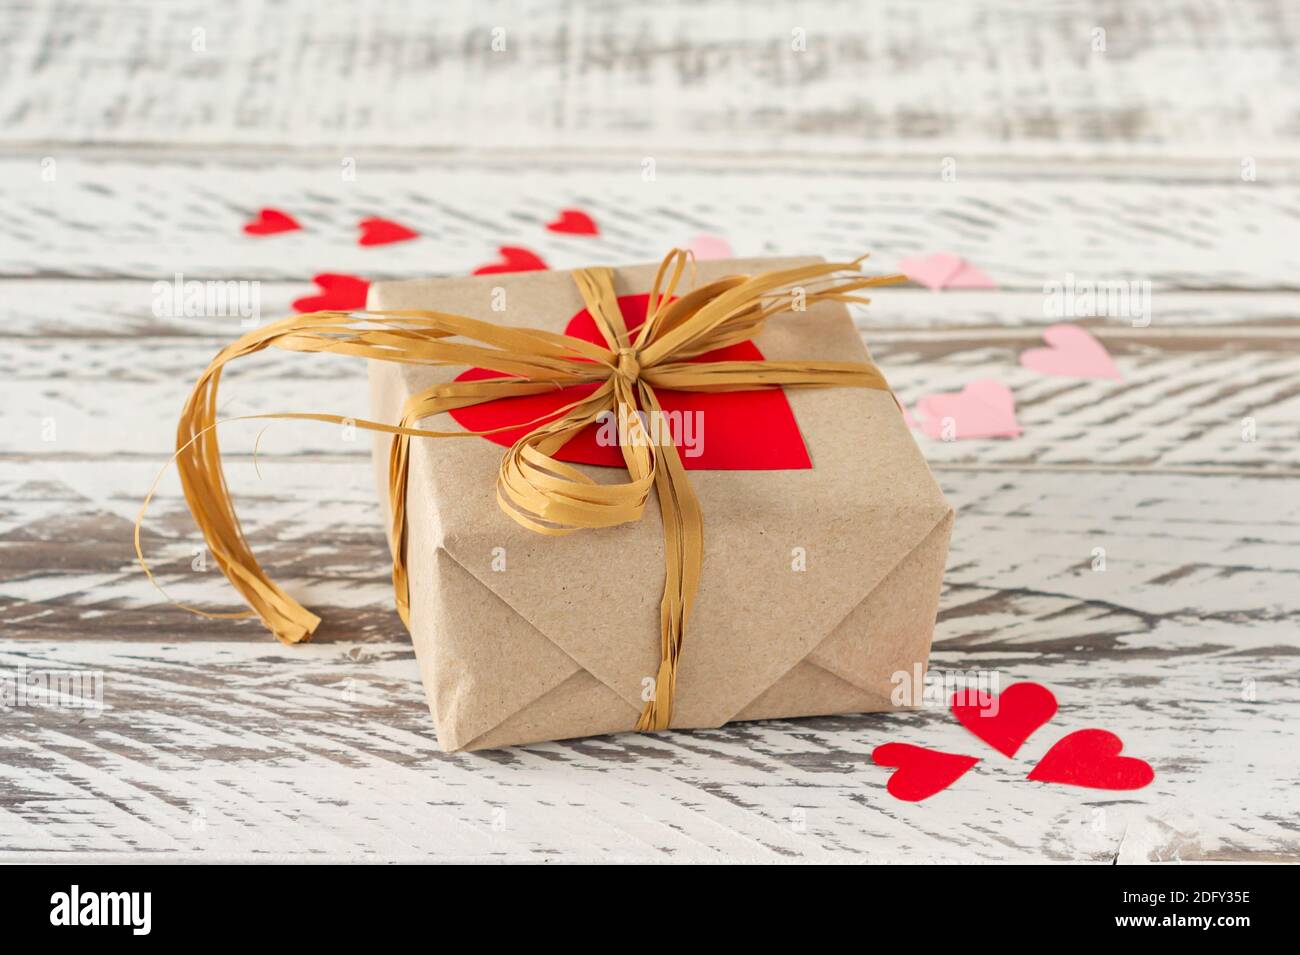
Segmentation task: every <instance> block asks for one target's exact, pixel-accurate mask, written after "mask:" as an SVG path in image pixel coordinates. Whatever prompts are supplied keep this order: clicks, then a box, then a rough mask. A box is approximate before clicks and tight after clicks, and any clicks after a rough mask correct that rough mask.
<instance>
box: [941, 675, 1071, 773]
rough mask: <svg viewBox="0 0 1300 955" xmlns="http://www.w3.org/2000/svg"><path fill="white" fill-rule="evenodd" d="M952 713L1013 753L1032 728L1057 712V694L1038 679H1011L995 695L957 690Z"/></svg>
mask: <svg viewBox="0 0 1300 955" xmlns="http://www.w3.org/2000/svg"><path fill="white" fill-rule="evenodd" d="M963 697H965V699H966V700H969V699H971V698H972V697H973V698H974V700H975V702H973V703H970V702H964V701H963ZM994 703H996V704H997V705H996V707H994ZM952 715H953V716H955V717H957V720H958V722H960V723H961V725H962V726H964V727H966V728H967V729H968V730H970V731H971V732H972V733H974V734H975V735H976V736H978V737H979V738H980V739H982V740H984V742H986V743H988V744H989V745H990V746H992V747H993V748H994V749H996V750H997V751H998V752H999V753H1001V754H1002V755H1004V756H1014V755H1016V750H1018V749H1020V746H1021V744H1022V743H1024V741H1025V740H1027V739H1029V736H1030V734H1031V733H1033V732H1034V730H1036V729H1038V727H1040V726H1042V725H1043V724H1044V723H1046V722H1047V721H1048V720H1050V719H1051V718H1052V717H1053V716H1055V715H1056V697H1055V696H1053V695H1052V691H1051V690H1049V689H1048V688H1047V687H1045V686H1042V685H1040V684H1038V683H1013V684H1011V686H1009V687H1007V688H1006V689H1005V690H1003V691H1002V692H1001V693H1000V694H998V695H997V696H990V695H989V694H987V693H984V692H983V691H975V690H971V691H960V690H959V691H958V692H956V693H954V694H953V697H952Z"/></svg>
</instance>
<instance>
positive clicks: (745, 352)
mask: <svg viewBox="0 0 1300 955" xmlns="http://www.w3.org/2000/svg"><path fill="white" fill-rule="evenodd" d="M649 302H650V296H648V295H620V296H619V299H618V306H619V309H620V310H621V311H622V312H623V320H624V321H625V322H626V323H627V327H628V329H629V330H635V329H637V328H640V327H641V323H642V322H644V321H645V313H646V307H647V306H648V305H649ZM565 333H566V334H569V335H572V336H574V337H575V338H581V339H583V340H584V341H589V342H595V343H596V344H598V345H603V344H605V340H604V339H603V338H602V337H601V335H600V332H599V331H597V329H596V323H595V321H594V320H593V319H592V317H591V313H589V312H588V311H587V310H586V309H585V308H584V309H583V310H582V311H580V312H578V313H577V314H576V315H574V316H573V318H571V319H570V320H569V324H568V326H567V327H566V328H565ZM692 360H693V361H762V360H763V353H762V352H760V351H759V350H758V347H757V346H756V345H755V344H754V343H753V342H740V343H739V344H736V345H729V346H727V347H726V348H719V349H715V350H714V351H711V352H708V353H706V354H703V355H700V356H699V357H698V358H695V359H692ZM496 377H500V374H499V373H498V372H495V371H489V370H487V369H485V368H471V369H470V370H469V371H466V372H464V373H462V374H461V375H460V376H458V377H457V379H456V380H457V381H476V380H481V379H483V378H496ZM595 390H596V386H595V385H575V386H574V387H571V388H562V389H560V390H559V391H552V392H547V393H545V394H540V395H528V396H526V397H522V398H506V399H503V400H500V401H489V402H486V403H484V404H481V405H472V406H470V407H468V408H457V409H456V410H454V411H452V412H451V416H452V417H453V418H455V419H456V421H458V422H459V423H460V424H461V426H462V427H464V428H465V429H466V430H468V431H490V430H492V429H493V428H501V427H506V426H508V425H514V424H522V423H526V422H530V421H535V420H536V419H539V418H540V419H547V420H549V419H550V418H554V417H557V413H558V411H559V409H560V408H562V407H563V406H564V405H566V404H569V403H570V402H573V401H575V400H577V399H579V398H583V397H585V396H586V395H589V394H591V393H592V392H593V391H595ZM657 394H658V396H659V404H660V405H661V407H662V408H663V410H664V412H665V416H666V419H667V420H668V421H669V422H672V421H674V420H676V421H677V422H679V425H678V430H677V431H673V432H671V433H672V434H673V437H674V439H675V440H676V441H677V445H678V447H679V448H681V449H682V453H681V459H682V464H683V465H684V466H685V467H686V469H687V470H688V471H698V470H732V471H779V470H799V469H802V468H810V467H812V461H811V460H810V459H809V457H808V449H807V447H806V446H805V445H804V442H803V435H802V434H800V433H799V425H798V424H797V423H796V422H795V420H794V412H793V411H791V410H790V403H789V402H788V401H787V400H786V397H785V392H783V391H782V390H781V389H779V388H774V389H771V390H769V391H729V392H718V393H705V392H692V391H668V390H667V389H661V390H659V391H658V392H657ZM688 415H689V416H691V417H690V418H689V419H688V417H687V416H688ZM688 421H689V423H690V424H691V426H692V428H693V431H692V432H690V433H688V432H687V431H686V430H685V426H686V425H687V423H688ZM697 423H698V427H696V426H695V425H696V424H697ZM534 427H536V425H535V424H533V425H527V426H525V427H520V428H512V429H511V430H509V431H501V432H498V433H497V434H488V435H484V437H485V438H487V439H488V440H489V441H492V442H493V443H495V444H499V445H501V446H503V447H507V448H508V447H510V446H511V445H513V444H514V443H515V442H516V441H518V440H519V439H520V438H522V437H523V436H524V435H525V434H527V433H528V432H529V431H531V430H532V429H533V428H534ZM599 434H600V428H599V427H598V426H597V425H594V424H593V425H588V426H587V427H586V428H584V429H583V430H582V431H580V432H578V434H576V435H574V437H573V438H572V439H571V440H570V441H569V443H568V444H566V445H565V446H564V447H563V448H561V449H560V450H559V451H557V452H556V453H555V457H556V458H558V459H559V460H561V461H573V462H576V463H579V464H598V465H602V466H604V467H611V468H621V467H623V466H624V462H623V452H622V450H621V449H620V448H619V447H618V445H617V443H613V442H610V443H604V444H602V443H601V442H600V441H599V440H598V437H599Z"/></svg>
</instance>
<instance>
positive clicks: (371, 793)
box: [0, 641, 1300, 863]
mask: <svg viewBox="0 0 1300 955" xmlns="http://www.w3.org/2000/svg"><path fill="white" fill-rule="evenodd" d="M1227 662H1229V661H1227V660H1225V659H1224V658H1222V657H1202V658H1196V659H1191V660H1189V659H1186V658H1182V659H1177V660H1173V659H1159V658H1152V657H1145V658H1142V657H1135V658H1129V659H1125V660H1124V661H1123V663H1122V665H1120V664H1117V663H1106V662H1104V661H1099V660H1083V659H1080V660H1076V661H1065V662H1062V661H1059V660H1052V661H1050V662H1049V661H1047V660H1045V659H1042V658H1039V657H1035V656H1034V655H1026V656H1025V657H1023V658H1021V659H1018V660H1014V661H1007V660H1002V659H995V660H988V661H984V660H981V658H980V657H979V656H978V655H969V654H967V655H956V654H952V653H949V652H946V651H941V652H939V653H938V654H937V655H936V659H935V665H936V666H937V667H952V668H957V667H968V666H972V665H978V664H980V663H986V665H989V666H992V667H996V668H997V670H998V672H999V673H1000V674H1001V675H1002V678H1003V680H1004V683H1003V685H1006V684H1007V683H1009V682H1013V681H1015V680H1020V679H1034V680H1039V681H1043V682H1046V683H1047V684H1048V685H1050V686H1052V687H1053V688H1054V689H1055V691H1056V692H1057V694H1058V696H1059V698H1060V700H1061V703H1062V710H1061V712H1060V714H1058V716H1057V717H1056V718H1055V719H1054V720H1053V721H1052V723H1051V724H1049V726H1048V727H1045V728H1044V729H1043V730H1040V731H1039V732H1038V733H1037V734H1035V735H1034V737H1032V738H1031V740H1030V741H1029V743H1027V744H1026V746H1025V747H1024V749H1023V750H1022V751H1021V753H1020V754H1019V755H1018V758H1017V759H1015V760H1014V761H1012V760H1006V759H1003V758H1001V757H1000V756H998V755H997V754H995V753H992V752H991V751H987V750H986V749H985V748H983V747H982V744H979V743H978V741H976V740H975V739H974V738H973V737H971V736H970V735H969V734H968V733H966V731H965V730H963V729H961V728H960V727H959V726H957V725H956V723H955V721H953V720H952V719H951V717H950V716H948V715H947V713H946V712H944V711H943V710H941V709H937V708H935V709H924V710H921V711H917V712H915V713H911V714H895V715H875V716H862V717H837V718H821V719H810V720H795V721H771V722H765V723H757V724H743V725H738V726H733V727H728V728H724V729H721V730H713V731H703V732H693V733H674V734H666V735H658V736H653V737H647V736H644V735H635V734H623V735H617V736H612V737H604V738H599V739H590V740H581V741H571V742H560V743H546V744H538V745H533V746H528V747H520V748H516V749H513V750H509V751H502V752H498V753H474V754H457V755H450V756H449V755H445V754H441V753H439V752H437V751H436V747H435V744H434V742H433V739H432V734H431V733H430V732H429V730H428V720H427V714H426V713H425V711H424V708H423V704H422V701H421V698H420V691H419V687H418V679H417V674H416V667H415V662H414V660H413V659H412V658H411V655H410V653H409V650H407V649H406V648H405V647H403V646H401V645H395V644H377V645H376V644H370V645H365V646H364V647H357V646H348V645H346V644H333V645H323V644H314V645H307V646H303V647H298V648H293V649H286V648H282V647H278V646H267V645H260V644H256V643H248V642H228V643H221V642H217V643H201V644H188V645H177V644H152V645H148V646H143V647H142V646H139V645H131V644H123V643H118V642H104V641H52V642H49V641H47V642H22V643H20V644H17V645H8V646H6V647H5V648H4V649H3V650H0V672H4V673H6V674H8V673H12V672H14V671H15V669H16V668H17V667H26V668H27V672H29V673H30V672H31V671H32V670H34V669H39V668H51V669H74V670H80V671H94V672H99V673H101V674H102V679H103V683H102V686H103V700H104V704H105V709H104V711H103V713H102V714H100V715H97V716H87V715H85V714H78V713H76V712H74V711H69V710H61V709H48V708H40V707H35V706H27V707H24V708H22V709H21V711H19V710H18V708H15V709H14V710H12V711H11V712H10V713H8V714H7V715H6V720H7V724H8V725H9V726H10V729H9V731H8V732H7V733H6V735H5V738H4V740H3V741H2V742H0V763H3V764H4V765H5V766H6V767H7V771H6V785H5V787H4V789H3V796H2V797H0V858H4V859H5V860H6V861H10V860H13V859H20V858H31V857H33V856H36V857H41V858H50V859H55V858H58V857H60V856H65V855H66V856H80V855H82V854H86V853H91V854H96V855H99V856H101V857H103V858H106V859H107V858H114V857H116V858H119V859H120V858H132V859H141V858H186V859H208V860H213V859H232V860H260V861H270V860H274V859H294V858H297V859H315V860H326V859H340V860H343V859H364V858H382V859H386V860H414V859H435V860H440V861H450V860H453V859H466V860H480V861H487V860H494V859H495V860H507V859H511V860H531V861H543V860H546V859H556V860H563V861H584V860H601V861H614V860H648V861H670V860H671V861H726V860H740V861H757V862H781V861H848V860H854V861H860V860H861V859H863V858H864V857H865V858H866V859H869V860H871V861H903V860H907V861H913V862H916V861H936V862H937V861H941V860H942V861H944V862H947V863H951V862H952V861H954V860H959V861H960V860H965V861H990V860H1007V859H1013V860H1029V859H1035V858H1037V859H1042V858H1049V859H1058V860H1065V859H1076V860H1095V861H1110V860H1111V859H1112V858H1114V857H1115V856H1116V855H1117V854H1120V853H1125V854H1126V855H1127V856H1128V858H1129V859H1131V858H1133V857H1138V858H1140V859H1141V860H1142V861H1175V860H1183V861H1193V860H1197V859H1233V858H1241V857H1242V856H1244V855H1247V854H1251V855H1254V856H1255V857H1264V858H1277V859H1292V860H1294V859H1295V858H1296V857H1297V854H1298V853H1300V845H1298V841H1297V833H1296V828H1295V819H1294V813H1293V804H1294V797H1293V793H1292V792H1291V790H1292V788H1293V786H1294V782H1293V781H1294V779H1295V777H1296V775H1297V771H1300V763H1298V762H1297V756H1296V752H1295V748H1294V747H1293V746H1289V745H1288V744H1287V741H1288V740H1289V739H1290V735H1291V734H1290V729H1289V726H1288V722H1287V714H1288V713H1289V712H1293V707H1294V706H1295V705H1296V703H1297V700H1298V699H1300V697H1298V696H1297V690H1296V680H1297V678H1298V676H1300V675H1298V674H1297V673H1296V671H1295V668H1294V666H1293V665H1292V666H1283V667H1282V668H1279V666H1278V661H1277V660H1252V659H1248V658H1239V659H1233V660H1231V661H1230V666H1228V667H1227V668H1226V669H1225V666H1224V664H1225V663H1227ZM1240 678H1256V679H1257V681H1258V682H1257V687H1258V689H1257V696H1256V699H1255V701H1253V702H1243V701H1242V699H1241V695H1240V686H1239V679H1240ZM1117 686H1118V687H1120V689H1117ZM1124 688H1129V689H1124ZM1088 726H1101V727H1106V728H1109V729H1111V730H1113V731H1116V732H1118V733H1119V734H1120V735H1121V737H1122V738H1123V739H1124V741H1125V744H1126V750H1125V751H1126V752H1128V753H1132V754H1135V755H1140V756H1142V757H1145V758H1146V759H1148V760H1149V761H1150V762H1151V763H1152V765H1153V766H1154V767H1155V770H1156V774H1157V775H1156V781H1155V783H1154V784H1153V785H1152V786H1151V787H1149V788H1148V789H1146V790H1142V791H1138V792H1133V793H1104V792H1097V791H1087V790H1080V789H1073V788H1070V787H1063V786H1051V785H1044V784H1035V783H1029V782H1027V781H1025V780H1024V779H1023V776H1024V774H1025V773H1026V772H1027V771H1028V769H1029V768H1030V767H1031V766H1032V765H1033V764H1034V762H1035V761H1036V760H1037V759H1038V758H1039V757H1040V756H1041V755H1042V754H1043V752H1045V751H1046V749H1047V748H1048V747H1049V746H1050V744H1051V743H1052V742H1054V741H1055V740H1056V739H1058V738H1060V737H1061V736H1063V735H1064V734H1065V733H1066V732H1068V731H1071V730H1074V729H1080V728H1084V727H1088ZM1211 727H1212V728H1213V732H1210V731H1209V730H1210V728H1211ZM887 741H900V742H912V743H917V744H920V745H926V746H931V747H936V748H939V749H942V750H945V751H950V752H951V751H956V752H969V753H971V754H972V755H978V756H981V757H983V759H982V761H981V763H980V764H979V765H978V766H976V767H975V769H974V770H972V771H971V772H970V773H969V774H968V775H967V776H966V777H964V778H963V779H961V780H959V781H958V782H957V783H956V784H955V785H954V786H953V787H952V788H951V789H950V790H948V791H947V792H945V793H942V794H940V795H939V796H936V797H934V798H933V799H931V800H929V801H927V802H925V803H923V804H917V805H913V804H906V803H901V802H898V801H896V800H894V799H892V798H891V797H889V796H888V795H887V794H886V793H885V792H884V783H885V781H886V779H887V774H886V771H885V770H883V769H880V768H878V767H875V766H873V765H871V762H870V752H871V750H872V749H873V748H874V747H875V746H876V745H879V744H880V743H883V742H887ZM15 770H16V771H15Z"/></svg>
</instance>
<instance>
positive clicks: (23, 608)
mask: <svg viewBox="0 0 1300 955" xmlns="http://www.w3.org/2000/svg"><path fill="white" fill-rule="evenodd" d="M153 471H154V469H153V467H152V466H151V464H150V463H149V462H147V461H130V460H128V459H118V460H112V461H101V462H95V463H94V465H93V466H90V467H88V466H86V465H85V464H81V465H75V466H74V465H59V464H54V463H51V462H40V461H0V491H2V492H3V494H2V495H0V501H3V502H4V503H3V511H0V555H2V557H3V559H2V560H0V567H3V568H4V572H3V574H0V605H3V611H0V620H3V621H5V623H6V626H7V629H8V635H9V636H10V637H13V638H18V637H34V636H41V635H43V634H48V633H51V632H60V633H66V634H67V635H68V638H69V639H76V638H78V637H94V636H97V635H105V634H112V635H113V636H114V637H117V638H121V639H125V640H139V639H152V640H158V639H171V638H173V637H203V638H206V639H216V638H220V637H222V636H223V635H225V634H228V633H238V634H240V635H241V636H243V637H245V638H247V639H251V640H257V641H266V640H268V639H269V638H268V637H267V635H266V634H265V633H264V632H263V631H262V630H261V628H260V627H259V626H258V625H257V624H256V623H254V622H247V623H240V622H222V621H201V620H197V619H194V618H191V617H190V616H188V615H187V614H185V613H184V612H183V611H181V610H178V609H175V608H173V607H171V606H170V605H168V604H167V603H166V602H165V601H164V600H163V599H162V598H161V597H160V595H159V594H158V593H157V591H155V590H154V589H153V587H152V586H151V585H150V584H149V583H148V582H147V580H146V579H145V578H144V576H143V574H141V573H140V571H139V568H138V567H137V566H136V563H135V555H134V551H133V549H132V545H131V529H132V526H133V524H134V521H135V517H136V515H137V513H138V509H139V501H140V497H141V494H142V489H143V488H144V487H145V486H147V483H148V481H149V480H150V479H151V478H152V475H153ZM229 475H230V480H231V489H232V493H233V494H234V495H235V499H236V501H237V503H238V506H239V510H240V514H241V517H242V522H243V524H244V526H245V528H246V530H247V532H248V533H249V535H250V540H251V541H252V542H253V545H254V550H255V552H256V553H257V554H258V555H259V558H260V559H261V561H262V562H263V564H264V566H266V567H267V568H268V570H269V571H270V572H271V573H272V575H273V576H274V577H275V578H276V579H277V580H278V581H279V582H280V583H281V584H283V585H284V586H285V587H287V588H288V589H289V590H290V592H292V593H295V594H296V595H298V596H299V598H300V599H302V600H304V601H305V602H307V603H308V604H309V605H311V606H314V607H319V608H322V613H323V615H324V616H325V619H326V624H327V625H328V627H327V631H326V638H327V639H339V638H341V637H346V638H349V639H376V638H383V639H396V638H398V637H400V636H401V626H400V624H399V623H398V621H397V619H396V617H395V616H394V615H393V613H392V609H391V608H392V593H391V584H390V581H389V578H388V554H387V548H386V544H385V541H384V536H383V530H382V523H381V521H382V516H381V514H380V509H379V506H378V504H377V502H376V500H375V495H374V492H373V489H372V487H371V483H370V482H371V474H370V470H369V467H368V465H367V463H366V462H364V461H362V460H355V461H349V460H328V459H314V460H312V461H311V462H310V465H309V466H303V467H297V468H284V467H281V466H270V467H267V468H265V469H264V471H263V475H264V477H263V479H262V480H258V479H256V477H255V476H254V475H253V474H252V472H251V468H248V467H244V466H236V467H235V468H233V469H231V471H230V472H229ZM937 477H938V479H939V481H940V483H941V485H942V486H943V488H944V491H945V493H946V494H947V495H948V497H949V499H950V500H951V501H952V503H953V504H954V506H955V507H956V508H957V510H958V520H957V523H956V527H955V530H954V536H953V543H952V548H951V552H950V556H949V562H948V572H947V576H946V586H947V590H946V591H945V596H944V599H943V601H942V604H941V609H940V619H941V620H942V621H944V622H945V623H947V624H951V626H952V627H953V628H954V629H951V630H948V631H946V633H947V636H946V637H942V638H941V639H947V640H951V641H953V643H952V646H955V647H969V648H972V649H974V650H979V651H981V652H983V651H990V652H991V651H997V652H1003V653H1016V652H1019V651H1020V650H1021V649H1027V650H1034V651H1043V652H1046V651H1051V652H1054V653H1062V654H1066V655H1070V654H1075V653H1082V654H1098V653H1100V654H1115V655H1117V656H1122V655H1124V654H1125V653H1128V652H1133V651H1139V650H1140V651H1144V652H1154V653H1157V654H1172V655H1180V654H1189V653H1200V652H1208V651H1214V652H1218V651H1220V650H1224V649H1228V648H1231V649H1232V650H1233V651H1234V652H1239V653H1243V654H1254V653H1265V652H1266V651H1270V649H1276V648H1279V647H1286V646H1292V647H1293V646H1294V644H1295V639H1294V627H1295V622H1296V620H1297V618H1298V617H1300V492H1297V491H1296V490H1295V488H1294V485H1295V482H1294V481H1281V480H1278V479H1275V478H1267V477H1257V478H1248V477H1242V476H1235V475H1217V474H1207V475H1196V476H1189V475H1163V474H1151V473H1107V472H1101V473H1090V472H1086V471H1085V472H1080V471H1077V470H1076V471H1054V470H1046V471H1044V470H1037V469H1034V468H1033V467H1025V468H1019V469H1013V470H1008V471H991V472H987V473H981V472H977V471H970V470H965V469H955V470H950V469H946V468H943V467H942V466H941V467H939V469H938V470H937ZM144 541H145V547H146V553H147V554H148V556H149V558H150V560H151V563H152V564H153V565H154V569H155V572H156V573H157V574H158V576H159V579H160V581H161V582H162V583H163V585H164V587H166V589H167V591H168V593H169V594H170V595H171V596H172V597H173V598H175V599H180V600H185V601H188V602H191V603H194V604H197V605H200V606H204V607H208V608H211V609H220V610H225V609H238V604H237V603H236V597H235V595H234V592H233V591H232V590H230V588H229V587H228V585H227V584H226V582H225V580H224V578H222V577H221V575H220V573H219V571H217V570H216V569H215V567H213V566H212V564H211V563H210V562H208V563H207V564H206V566H198V567H196V566H195V563H194V558H195V555H196V551H197V550H198V549H201V546H202V541H201V539H200V537H199V536H198V533H197V531H196V530H195V528H194V525H193V523H192V521H191V519H190V518H189V515H188V512H187V510H186V507H185V502H184V499H183V498H182V497H181V495H180V490H179V487H178V486H177V482H176V481H175V480H174V479H171V480H168V481H166V482H165V483H164V484H163V486H162V488H161V490H160V493H159V497H158V500H157V502H156V504H155V505H154V507H153V509H152V510H151V512H150V515H149V518H148V520H147V522H146V525H145V534H144ZM1097 548H1103V549H1104V551H1105V554H1104V560H1103V561H1098V560H1097V556H1098V555H1097V552H1096V549H1097ZM1180 639H1182V640H1188V641H1190V642H1188V643H1185V644H1180V643H1178V642H1176V641H1177V640H1180Z"/></svg>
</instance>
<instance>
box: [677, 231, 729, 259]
mask: <svg viewBox="0 0 1300 955" xmlns="http://www.w3.org/2000/svg"><path fill="white" fill-rule="evenodd" d="M686 248H687V249H689V250H690V251H691V252H694V253H695V257H696V258H697V259H730V258H732V257H733V256H734V253H733V252H732V251H731V243H730V242H728V241H727V240H726V239H724V238H723V237H722V236H720V235H697V236H696V237H695V238H693V239H691V244H690V245H688V246H687V247H686Z"/></svg>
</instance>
